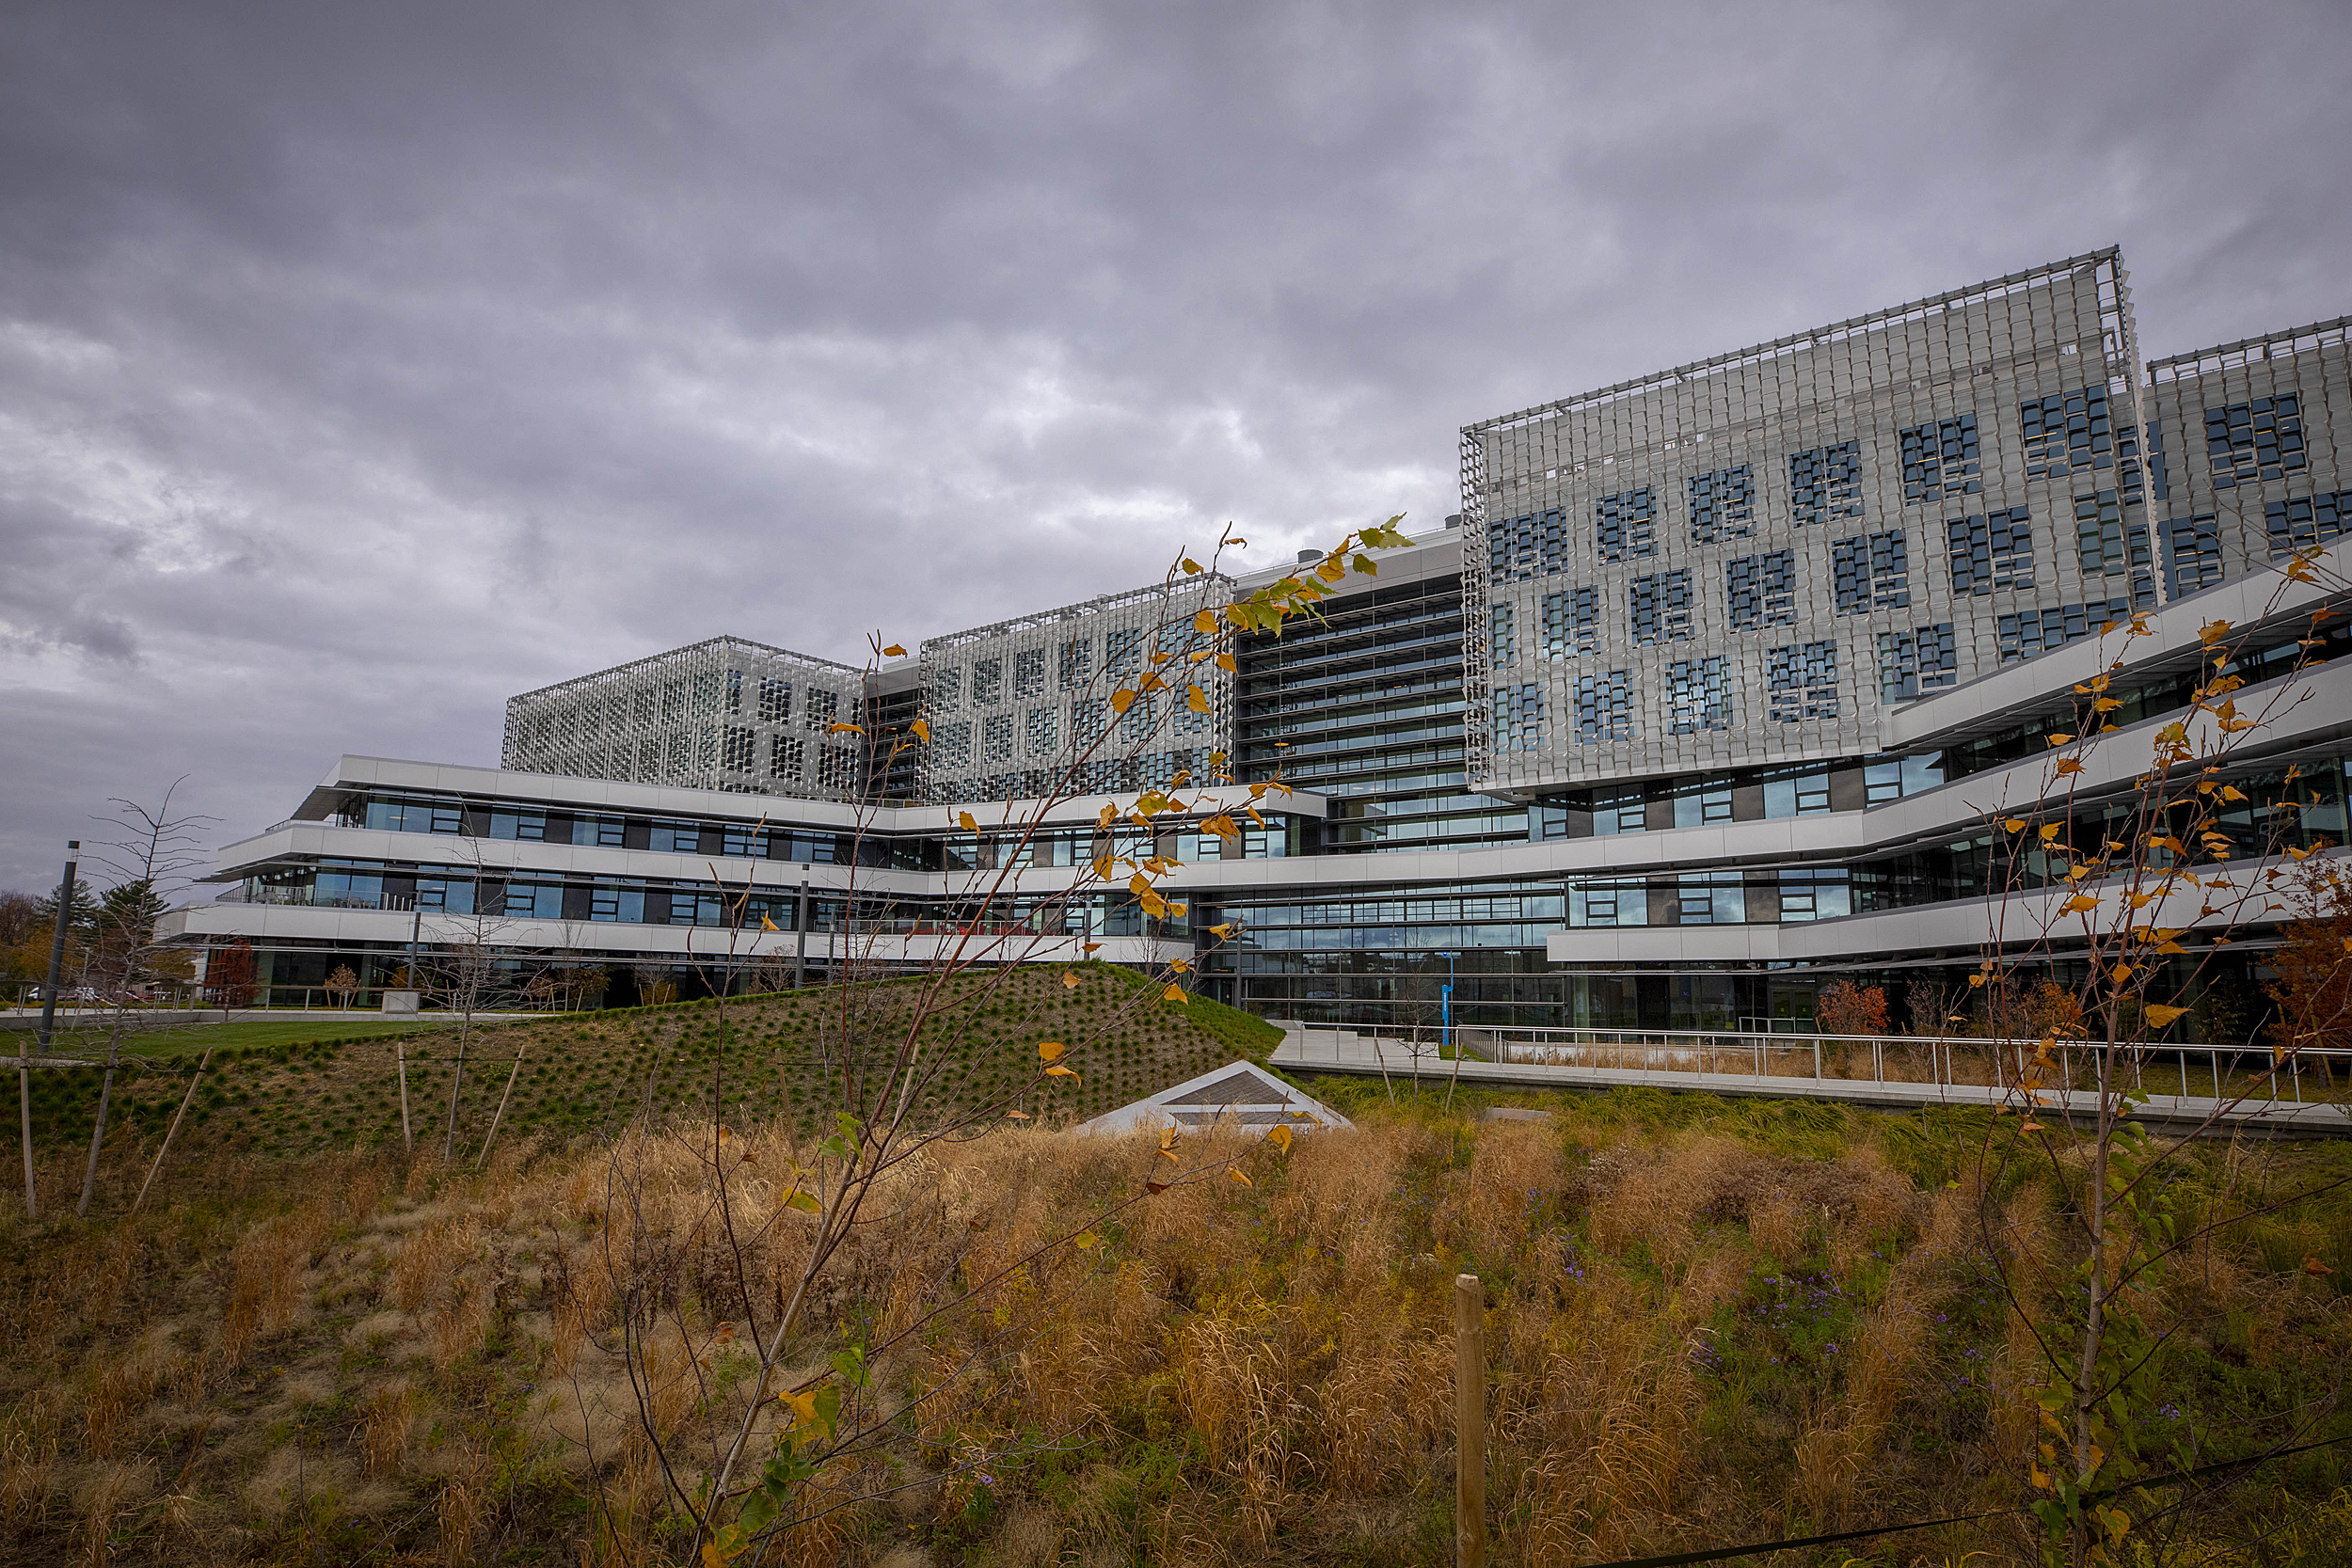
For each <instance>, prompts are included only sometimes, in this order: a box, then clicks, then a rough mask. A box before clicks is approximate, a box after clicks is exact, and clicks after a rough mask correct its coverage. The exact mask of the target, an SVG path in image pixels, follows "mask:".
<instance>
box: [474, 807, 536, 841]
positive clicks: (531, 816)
mask: <svg viewBox="0 0 2352 1568" xmlns="http://www.w3.org/2000/svg"><path fill="white" fill-rule="evenodd" d="M547 832H548V814H547V813H546V812H543V811H493V812H492V813H490V832H489V834H488V836H489V837H491V838H512V839H519V840H521V841H522V842H524V843H526V844H537V843H539V842H540V841H541V840H542V839H544V838H546V837H547Z"/></svg>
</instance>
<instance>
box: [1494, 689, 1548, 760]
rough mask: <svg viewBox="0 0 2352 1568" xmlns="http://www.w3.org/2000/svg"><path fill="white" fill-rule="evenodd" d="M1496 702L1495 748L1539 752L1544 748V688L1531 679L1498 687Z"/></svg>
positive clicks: (1508, 750) (1495, 692)
mask: <svg viewBox="0 0 2352 1568" xmlns="http://www.w3.org/2000/svg"><path fill="white" fill-rule="evenodd" d="M1492 701H1493V704H1494V721H1495V728H1494V749H1495V750H1496V751H1498V752H1540V751H1542V750H1543V749H1544V689H1543V688H1542V687H1541V686H1539V685H1537V684H1536V683H1534V681H1529V682H1527V683H1526V684H1524V685H1520V686H1501V687H1497V688H1496V689H1495V690H1494V693H1493V698H1492Z"/></svg>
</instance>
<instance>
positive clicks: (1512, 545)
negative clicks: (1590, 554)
mask: <svg viewBox="0 0 2352 1568" xmlns="http://www.w3.org/2000/svg"><path fill="white" fill-rule="evenodd" d="M1567 563H1568V524H1567V518H1566V516H1565V514H1563V513H1562V512H1561V511H1560V510H1559V509H1558V508H1557V507H1555V508H1553V509H1552V510H1550V511H1549V512H1531V513H1529V514H1528V515H1526V516H1524V517H1512V518H1509V519H1507V520H1505V521H1502V522H1499V523H1489V524H1487V525H1486V575H1487V578H1488V579H1489V580H1491V581H1494V582H1498V583H1503V582H1524V581H1525V580H1527V579H1528V578H1534V577H1543V576H1546V575H1548V574H1549V573H1552V572H1556V571H1559V570H1560V569H1561V568H1562V567H1564V566H1565V565H1566V564H1567Z"/></svg>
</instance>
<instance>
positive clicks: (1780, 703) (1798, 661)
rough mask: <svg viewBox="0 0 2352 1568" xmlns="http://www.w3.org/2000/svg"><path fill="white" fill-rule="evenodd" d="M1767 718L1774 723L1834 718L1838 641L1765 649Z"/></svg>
mask: <svg viewBox="0 0 2352 1568" xmlns="http://www.w3.org/2000/svg"><path fill="white" fill-rule="evenodd" d="M1765 670H1766V682H1765V684H1766V687H1767V689H1768V695H1769V697H1770V700H1771V701H1770V708H1769V717H1770V718H1771V720H1772V722H1773V723H1775V724H1794V723H1797V722H1799V721H1802V720H1807V719H1835V718H1836V717H1837V644H1836V642H1834V641H1832V642H1800V643H1795V644H1792V645H1790V646H1788V647H1785V648H1771V649H1767V650H1766V652H1765Z"/></svg>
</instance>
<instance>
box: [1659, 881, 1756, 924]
mask: <svg viewBox="0 0 2352 1568" xmlns="http://www.w3.org/2000/svg"><path fill="white" fill-rule="evenodd" d="M1747 918H1748V907H1747V890H1746V889H1745V888H1743V887H1742V886H1741V885H1740V873H1739V872H1737V871H1708V872H1703V873H1701V874H1699V875H1697V876H1691V877H1682V878H1678V879H1677V881H1676V885H1675V919H1676V921H1677V924H1679V925H1683V926H1738V925H1740V924H1742V923H1744V922H1745V921H1746V920H1747Z"/></svg>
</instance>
